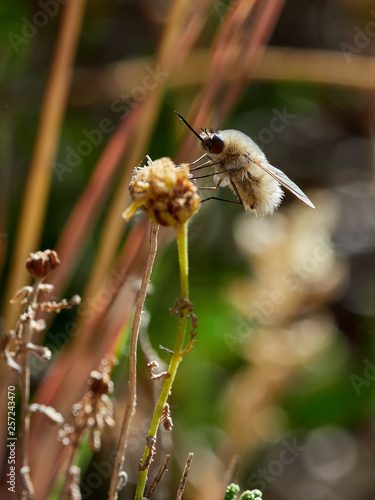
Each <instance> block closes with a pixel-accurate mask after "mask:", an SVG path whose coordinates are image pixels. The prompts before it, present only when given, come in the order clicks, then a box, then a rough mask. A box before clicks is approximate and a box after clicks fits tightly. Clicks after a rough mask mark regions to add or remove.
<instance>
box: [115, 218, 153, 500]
mask: <svg viewBox="0 0 375 500" xmlns="http://www.w3.org/2000/svg"><path fill="white" fill-rule="evenodd" d="M158 231H159V226H158V225H157V224H153V223H152V224H151V230H150V249H149V254H148V258H147V263H146V269H145V272H144V275H143V279H142V284H141V288H140V290H139V293H138V297H137V300H136V304H135V312H134V319H133V324H132V331H131V337H130V357H129V396H128V401H127V405H126V408H125V413H124V417H123V421H122V426H121V434H120V439H119V443H118V448H117V453H116V458H115V463H114V466H113V472H112V477H111V483H110V488H109V493H108V500H116V499H117V497H118V491H119V485H120V484H119V483H120V473H121V471H122V468H123V466H124V462H125V452H126V446H127V442H128V437H129V431H130V424H131V420H132V418H133V415H134V413H135V407H136V405H137V343H138V334H139V328H140V324H141V315H142V310H143V305H144V303H145V299H146V294H147V286H148V283H149V281H150V276H151V271H152V266H153V264H154V260H155V256H156V251H157V236H158Z"/></svg>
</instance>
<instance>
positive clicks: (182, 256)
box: [134, 222, 189, 500]
mask: <svg viewBox="0 0 375 500" xmlns="http://www.w3.org/2000/svg"><path fill="white" fill-rule="evenodd" d="M175 232H176V236H177V247H178V261H179V267H180V289H181V299H186V300H188V299H189V283H188V276H189V267H188V243H187V222H185V224H183V225H182V226H180V227H178V228H175ZM187 314H188V313H187V310H186V308H183V309H181V313H180V322H179V325H178V332H177V338H176V342H175V346H174V351H173V355H172V358H171V361H170V364H169V368H168V373H169V377H168V378H165V379H164V384H163V387H162V390H161V393H160V396H159V400H158V402H157V403H156V407H155V410H154V414H153V417H152V421H151V425H150V429H149V432H148V436H147V438H148V440H147V441H150V440H153V442H155V439H156V433H157V430H158V427H159V423H160V418H161V415H162V412H163V409H164V406H165V403H166V402H167V399H168V396H169V394H170V391H171V389H172V384H173V381H174V379H175V376H176V372H177V368H178V365H179V364H180V362H181V360H182V357H183V355H182V351H183V344H184V340H185V333H186V325H187ZM150 453H151V450H150V447H149V445H148V444H147V442H146V447H145V451H144V454H143V458H142V465H145V462H146V460H147V458H148V457H149V455H150ZM147 476H148V467H146V468H145V470H141V471H140V472H139V477H138V483H137V489H136V493H135V497H134V500H142V499H143V496H144V490H145V486H146V482H147Z"/></svg>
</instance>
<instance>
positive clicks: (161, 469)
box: [145, 455, 171, 499]
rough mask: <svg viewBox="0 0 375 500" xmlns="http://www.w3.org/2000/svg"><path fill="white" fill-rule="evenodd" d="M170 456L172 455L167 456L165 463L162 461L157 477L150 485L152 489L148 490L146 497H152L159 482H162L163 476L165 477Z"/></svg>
mask: <svg viewBox="0 0 375 500" xmlns="http://www.w3.org/2000/svg"><path fill="white" fill-rule="evenodd" d="M170 458H171V456H170V455H166V456H165V458H164V460H163V463H162V466H161V467H160V470H159V472H158V473H157V474H156V476H155V479H154V480H153V482H152V484H151V486H150V489H149V490H148V492H147V494H146V496H145V498H147V499H149V498H151V497H152V495H153V493H154V491H155V490H156V488H157V486H158V484H159V483H160V480H161V478H162V477H163V474H164V472H165V471H166V470H167V465H168V462H169V459H170Z"/></svg>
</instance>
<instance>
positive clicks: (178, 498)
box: [176, 453, 194, 500]
mask: <svg viewBox="0 0 375 500" xmlns="http://www.w3.org/2000/svg"><path fill="white" fill-rule="evenodd" d="M193 458H194V453H189V456H188V459H187V461H186V465H185V468H184V472H183V473H182V477H181V481H180V485H179V487H178V491H177V496H176V500H181V497H182V494H183V492H184V489H185V485H186V481H187V477H188V474H189V470H190V467H191V462H192V461H193Z"/></svg>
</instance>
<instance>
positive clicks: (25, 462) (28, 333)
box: [19, 280, 41, 500]
mask: <svg viewBox="0 0 375 500" xmlns="http://www.w3.org/2000/svg"><path fill="white" fill-rule="evenodd" d="M40 283H41V280H35V282H34V285H33V290H32V292H31V294H30V296H29V298H28V301H27V305H26V307H25V313H26V312H27V311H28V308H29V306H31V307H32V306H34V305H35V304H36V302H37V298H38V293H39V285H40ZM32 314H33V316H32V317H31V318H30V319H29V320H28V321H27V323H26V324H25V330H24V332H23V334H22V352H21V360H20V366H21V373H20V380H19V384H20V399H21V411H20V434H19V440H20V442H19V450H20V464H21V465H20V468H19V476H20V481H19V488H20V490H21V496H20V498H21V499H22V500H24V499H27V498H29V496H30V491H29V492H28V491H27V490H26V489H25V476H24V475H25V474H28V467H29V453H28V447H29V434H30V410H29V400H30V367H29V363H28V358H29V351H28V349H27V344H28V343H29V342H31V337H32V333H33V328H32V325H31V322H32V320H33V319H34V315H35V313H34V311H33V310H32ZM29 489H32V485H30V488H29Z"/></svg>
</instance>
